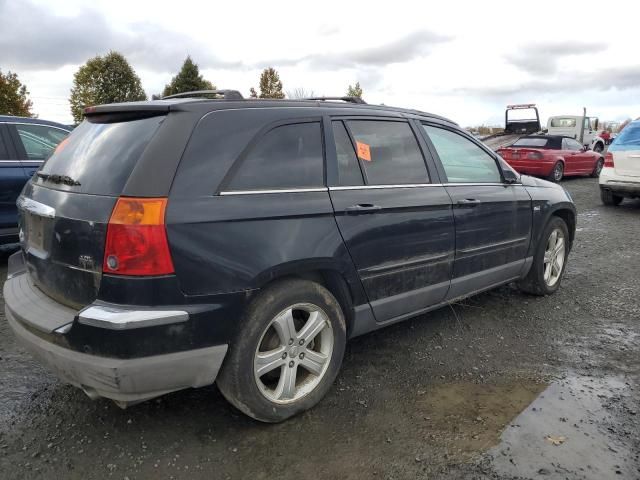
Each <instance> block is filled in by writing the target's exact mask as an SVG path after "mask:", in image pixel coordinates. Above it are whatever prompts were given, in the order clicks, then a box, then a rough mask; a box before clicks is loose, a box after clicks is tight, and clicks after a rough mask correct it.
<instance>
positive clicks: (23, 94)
mask: <svg viewBox="0 0 640 480" xmlns="http://www.w3.org/2000/svg"><path fill="white" fill-rule="evenodd" d="M27 95H29V92H28V91H27V86H26V85H23V84H22V82H20V80H19V79H18V75H16V74H15V73H11V72H7V73H6V74H3V73H2V70H0V115H16V116H19V117H32V116H33V113H32V112H31V107H32V103H31V100H29V98H28V97H27Z"/></svg>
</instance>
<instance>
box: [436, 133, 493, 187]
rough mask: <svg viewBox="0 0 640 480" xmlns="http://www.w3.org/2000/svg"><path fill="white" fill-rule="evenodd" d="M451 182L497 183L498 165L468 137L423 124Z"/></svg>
mask: <svg viewBox="0 0 640 480" xmlns="http://www.w3.org/2000/svg"><path fill="white" fill-rule="evenodd" d="M423 127H424V129H425V131H426V132H427V135H428V136H429V138H430V139H431V142H432V143H433V146H434V147H435V149H436V151H437V152H438V156H439V157H440V161H441V162H442V166H443V167H444V171H445V173H446V174H447V180H448V181H449V182H451V183H500V182H502V177H501V175H500V170H498V164H497V163H496V161H495V160H494V159H493V157H491V156H490V155H489V154H488V153H487V152H485V151H484V150H483V149H482V148H480V147H479V146H478V145H476V144H475V143H473V142H472V141H471V140H469V139H468V138H465V137H463V136H462V135H459V134H457V133H454V132H452V131H450V130H446V129H444V128H438V127H433V126H431V125H423Z"/></svg>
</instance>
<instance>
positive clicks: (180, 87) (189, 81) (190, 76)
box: [162, 56, 216, 97]
mask: <svg viewBox="0 0 640 480" xmlns="http://www.w3.org/2000/svg"><path fill="white" fill-rule="evenodd" d="M215 89H216V87H215V86H214V85H213V84H212V83H211V82H210V81H208V80H205V79H204V78H202V75H200V69H199V68H198V65H197V64H195V63H194V62H193V60H191V57H190V56H187V58H186V59H185V61H184V63H183V64H182V68H181V69H180V72H178V74H177V75H176V76H175V77H173V78H172V79H171V82H170V83H169V84H168V85H167V86H165V87H164V91H163V92H162V96H163V97H166V96H168V95H175V94H176V93H184V92H195V91H197V90H215Z"/></svg>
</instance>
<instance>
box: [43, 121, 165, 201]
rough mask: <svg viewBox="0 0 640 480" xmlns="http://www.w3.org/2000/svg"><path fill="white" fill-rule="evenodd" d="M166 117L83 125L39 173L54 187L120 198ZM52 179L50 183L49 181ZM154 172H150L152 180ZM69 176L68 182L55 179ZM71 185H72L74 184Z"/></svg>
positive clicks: (83, 123) (57, 150) (61, 145)
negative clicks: (139, 160) (134, 169)
mask: <svg viewBox="0 0 640 480" xmlns="http://www.w3.org/2000/svg"><path fill="white" fill-rule="evenodd" d="M164 118H165V117H164V116H158V117H151V118H144V119H140V120H131V121H126V122H115V123H92V122H89V121H87V120H85V121H84V122H82V123H81V124H80V125H79V126H78V127H77V128H76V129H75V130H73V132H71V134H70V135H69V136H68V137H67V139H66V140H65V141H64V143H61V144H60V146H59V148H57V149H56V150H55V152H54V153H53V155H51V157H49V159H48V160H47V161H46V162H45V164H44V165H43V167H42V169H41V170H40V172H39V173H38V180H37V181H38V182H39V183H40V182H42V184H43V185H45V186H47V187H50V188H57V189H61V190H71V191H74V192H80V193H91V194H95V195H120V193H122V190H123V189H124V186H125V184H126V182H127V180H128V179H129V176H130V175H131V172H132V171H133V168H134V167H135V165H136V163H137V162H138V159H139V158H140V157H141V155H142V152H144V149H145V148H146V147H147V145H148V144H149V142H150V141H151V138H152V137H153V135H154V134H155V133H156V131H157V130H158V127H159V126H160V124H161V123H162V121H163V120H164ZM47 176H49V177H48V178H49V180H46V178H47ZM152 176H153V173H152V172H150V178H152ZM61 177H66V178H67V180H68V182H66V183H63V182H56V181H54V180H51V179H54V178H61ZM70 184H71V185H70Z"/></svg>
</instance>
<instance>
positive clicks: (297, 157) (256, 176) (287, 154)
mask: <svg viewBox="0 0 640 480" xmlns="http://www.w3.org/2000/svg"><path fill="white" fill-rule="evenodd" d="M323 184H324V164H323V155H322V135H321V130H320V123H319V122H310V123H296V124H291V125H283V126H280V127H276V128H274V129H273V130H270V131H269V132H267V133H266V134H265V135H264V136H263V137H262V138H260V139H259V140H258V143H257V144H256V145H254V147H253V148H252V149H251V151H250V152H249V153H248V154H247V156H246V157H245V158H244V159H242V160H241V164H240V165H239V168H238V170H237V171H236V172H235V174H234V175H233V178H232V179H231V182H230V183H229V188H230V189H231V190H268V189H278V188H308V187H320V186H322V185H323Z"/></svg>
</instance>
